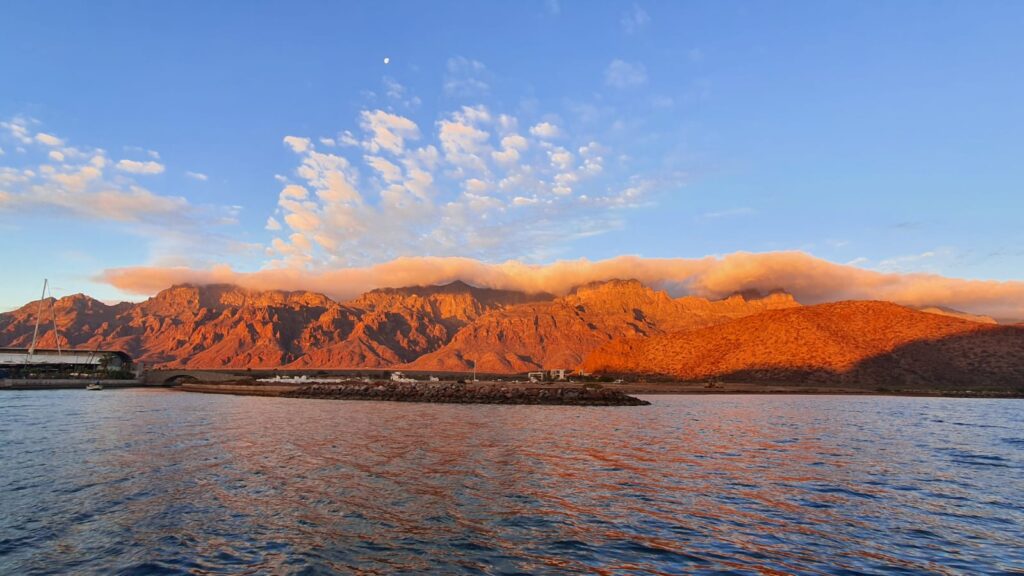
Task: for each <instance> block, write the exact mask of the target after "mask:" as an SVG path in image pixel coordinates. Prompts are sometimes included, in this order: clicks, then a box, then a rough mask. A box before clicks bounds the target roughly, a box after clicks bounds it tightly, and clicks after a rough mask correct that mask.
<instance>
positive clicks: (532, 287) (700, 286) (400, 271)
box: [98, 252, 1024, 318]
mask: <svg viewBox="0 0 1024 576" xmlns="http://www.w3.org/2000/svg"><path fill="white" fill-rule="evenodd" d="M612 278H635V279H637V280H640V281H641V282H643V283H645V284H648V285H650V286H652V287H655V288H660V289H664V290H667V291H668V292H669V293H670V294H672V295H675V296H680V295H686V294H692V295H697V296H703V297H708V298H721V297H724V296H728V295H729V294H732V293H734V292H739V291H745V290H757V291H760V292H770V291H772V290H785V291H787V292H790V293H791V294H793V295H794V296H795V297H796V298H797V299H798V300H800V301H801V302H802V303H805V304H815V303H819V302H829V301H837V300H888V301H892V302H896V303H898V304H904V305H908V306H946V307H950V308H956V309H959V310H964V311H967V312H972V313H975V314H987V315H990V316H993V317H996V318H1024V282H1021V281H993V280H968V279H959V278H949V277H945V276H939V275H936V274H901V273H884V272H877V271H873V270H865V269H863V268H858V267H855V266H850V265H844V264H836V263H833V262H829V261H827V260H824V259H821V258H817V257H815V256H812V255H810V254H807V253H804V252H767V253H749V252H736V253H733V254H727V255H724V256H708V257H704V258H641V257H635V256H620V257H617V258H610V259H607V260H597V261H591V260H587V259H579V260H559V261H555V262H552V263H550V264H527V263H523V262H520V261H514V260H510V261H506V262H501V263H488V262H484V261H480V260H476V259H472V258H459V257H407V258H397V259H394V260H391V261H389V262H385V263H381V264H374V265H368V266H363V267H344V268H335V269H320V270H309V269H301V268H294V267H291V268H276V269H264V270H260V271H256V272H240V271H236V270H233V269H232V268H230V267H228V266H220V267H213V268H209V269H193V268H184V267H182V268H177V267H146V266H141V267H128V268H115V269H108V270H106V271H104V272H103V273H102V274H101V275H100V276H99V277H98V280H99V281H102V282H105V283H108V284H110V285H112V286H114V287H116V288H118V289H120V290H123V291H125V292H128V293H133V294H146V295H148V294H153V293H155V292H157V291H159V290H161V289H163V288H166V287H168V286H170V285H172V284H178V283H193V284H213V283H230V284H238V285H240V286H243V287H247V288H253V289H282V290H311V291H316V292H323V293H325V294H327V295H329V296H331V297H333V298H337V299H348V298H352V297H355V296H357V295H358V294H361V293H362V292H365V291H367V290H371V289H374V288H380V287H397V286H411V285H426V284H442V283H447V282H451V281H455V280H462V281H465V282H467V283H469V284H473V285H475V286H480V287H488V288H501V289H509V290H520V291H526V292H551V293H553V294H564V293H566V292H567V291H569V290H570V289H571V288H572V287H574V286H578V285H580V284H584V283H587V282H592V281H599V280H608V279H612Z"/></svg>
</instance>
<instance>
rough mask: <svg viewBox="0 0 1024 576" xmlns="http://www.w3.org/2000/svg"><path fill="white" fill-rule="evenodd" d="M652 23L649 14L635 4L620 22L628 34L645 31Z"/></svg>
mask: <svg viewBox="0 0 1024 576" xmlns="http://www.w3.org/2000/svg"><path fill="white" fill-rule="evenodd" d="M650 21H651V17H650V16H648V15H647V12H646V11H645V10H644V9H643V8H641V7H640V6H639V5H637V4H633V7H632V8H631V9H630V10H629V11H628V12H626V13H624V14H623V15H622V18H621V20H620V21H619V22H620V23H621V24H622V30H623V31H624V32H625V33H626V34H634V33H636V32H639V31H640V30H641V29H643V27H644V26H646V25H647V23H648V22H650Z"/></svg>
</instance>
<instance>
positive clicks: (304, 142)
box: [284, 136, 312, 154]
mask: <svg viewBox="0 0 1024 576" xmlns="http://www.w3.org/2000/svg"><path fill="white" fill-rule="evenodd" d="M284 143H285V144H287V145H288V147H289V148H291V149H292V151H293V152H295V153H296V154H302V153H303V152H305V151H306V150H309V148H310V145H311V144H312V142H311V141H310V139H309V138H299V137H298V136H285V137H284Z"/></svg>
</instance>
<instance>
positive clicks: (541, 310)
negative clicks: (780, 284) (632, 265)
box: [406, 280, 799, 373]
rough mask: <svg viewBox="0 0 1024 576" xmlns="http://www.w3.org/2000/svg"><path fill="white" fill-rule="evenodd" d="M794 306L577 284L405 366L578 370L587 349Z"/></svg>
mask: <svg viewBox="0 0 1024 576" xmlns="http://www.w3.org/2000/svg"><path fill="white" fill-rule="evenodd" d="M794 306H799V304H798V303H797V302H796V301H795V300H793V298H792V297H791V296H789V295H788V294H773V295H770V296H768V297H766V298H760V299H752V300H747V299H745V298H744V297H743V296H739V295H737V296H733V297H731V298H727V299H725V300H720V301H708V300H705V299H703V298H694V297H686V298H676V299H673V298H670V297H669V296H668V295H667V294H666V293H664V292H657V291H654V290H652V289H650V288H648V287H646V286H644V285H643V284H641V283H639V282H637V281H635V280H611V281H608V282H600V283H593V284H587V285H584V286H580V287H578V288H576V289H575V290H573V291H572V292H571V293H570V294H568V295H567V296H564V297H562V298H556V299H554V300H550V301H542V302H534V303H531V304H524V305H521V306H514V307H509V308H504V309H500V310H492V311H490V312H488V313H486V314H483V315H482V316H480V317H479V318H477V319H476V320H475V321H473V322H472V323H470V324H469V325H467V326H466V327H465V328H463V329H462V330H461V331H459V333H458V334H456V335H455V337H454V338H453V339H452V341H451V342H450V343H448V344H447V345H446V346H444V347H442V348H441V349H439V350H437V351H436V352H431V353H429V354H426V355H424V356H422V357H420V358H419V359H418V360H416V361H415V362H412V363H410V364H409V365H407V366H406V367H407V368H409V369H416V370H438V371H441V370H445V371H464V370H469V369H471V368H472V366H473V363H474V362H475V363H476V367H477V369H478V370H480V371H483V372H499V373H501V372H504V373H509V372H524V371H528V370H536V369H539V368H569V369H572V368H575V367H576V366H578V365H579V363H580V362H581V361H582V360H583V358H584V357H585V356H586V355H587V354H588V353H590V352H591V351H592V350H594V349H596V348H597V347H599V346H601V345H602V344H606V343H608V342H610V341H611V340H613V339H615V338H618V337H622V336H635V337H645V336H652V335H656V334H663V333H666V332H672V331H677V330H682V329H686V328H695V327H699V326H709V325H713V324H720V323H722V322H726V321H729V320H732V319H733V318H738V317H742V316H748V315H750V314H755V313H757V312H761V311H763V310H769V309H776V308H790V307H794Z"/></svg>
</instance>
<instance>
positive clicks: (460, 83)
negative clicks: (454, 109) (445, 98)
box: [444, 56, 490, 96]
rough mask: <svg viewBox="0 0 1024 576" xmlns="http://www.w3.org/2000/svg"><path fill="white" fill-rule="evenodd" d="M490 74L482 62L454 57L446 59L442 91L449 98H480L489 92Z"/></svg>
mask: <svg viewBox="0 0 1024 576" xmlns="http://www.w3.org/2000/svg"><path fill="white" fill-rule="evenodd" d="M489 79H490V73H489V72H488V71H487V67H486V66H484V64H483V63H482V62H479V61H477V60H473V59H470V58H466V57H464V56H456V57H454V58H449V59H448V66H447V71H446V73H445V77H444V91H445V94H447V95H449V96H480V95H483V94H486V93H487V92H488V91H489V90H490V85H489V84H488V81H489Z"/></svg>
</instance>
